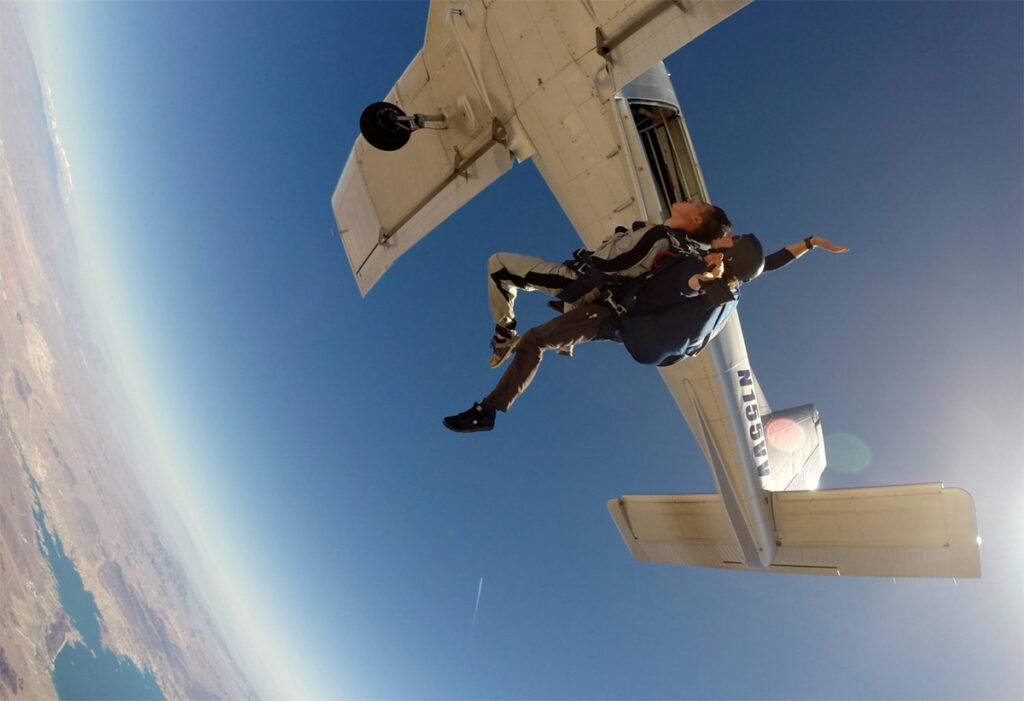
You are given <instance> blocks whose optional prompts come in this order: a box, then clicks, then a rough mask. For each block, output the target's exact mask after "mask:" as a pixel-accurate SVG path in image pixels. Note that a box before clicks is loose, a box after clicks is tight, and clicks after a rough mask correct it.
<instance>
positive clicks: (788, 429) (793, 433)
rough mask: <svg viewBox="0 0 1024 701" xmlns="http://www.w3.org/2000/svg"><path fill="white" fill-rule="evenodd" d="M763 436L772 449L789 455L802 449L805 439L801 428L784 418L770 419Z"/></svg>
mask: <svg viewBox="0 0 1024 701" xmlns="http://www.w3.org/2000/svg"><path fill="white" fill-rule="evenodd" d="M764 434H765V436H767V437H768V443H769V444H770V445H771V446H772V447H773V448H775V449H776V450H784V451H786V452H790V453H791V452H793V451H795V450H799V449H800V448H802V447H803V445H804V440H805V439H806V435H805V434H804V429H803V427H802V426H801V425H800V424H798V423H797V422H796V421H793V420H792V419H787V418H784V417H779V418H777V419H772V420H771V421H770V422H769V423H768V425H767V426H765V427H764Z"/></svg>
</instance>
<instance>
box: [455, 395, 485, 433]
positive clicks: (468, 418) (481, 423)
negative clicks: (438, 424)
mask: <svg viewBox="0 0 1024 701" xmlns="http://www.w3.org/2000/svg"><path fill="white" fill-rule="evenodd" d="M494 414H495V411H494V409H493V408H492V407H489V406H484V405H483V404H480V403H479V402H475V403H474V404H473V406H472V407H470V408H469V409H467V410H466V411H464V412H462V413H461V414H456V415H455V416H446V417H444V425H445V427H446V428H450V429H451V430H453V431H455V432H456V433H476V432H477V431H490V430H491V429H492V428H494Z"/></svg>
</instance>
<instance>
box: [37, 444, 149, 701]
mask: <svg viewBox="0 0 1024 701" xmlns="http://www.w3.org/2000/svg"><path fill="white" fill-rule="evenodd" d="M21 467H22V469H24V470H25V474H27V475H28V479H29V484H31V485H32V492H33V494H34V497H35V507H34V508H33V511H32V514H33V516H34V517H35V519H36V525H38V526H39V532H38V534H37V535H36V542H37V544H38V546H39V552H41V553H42V554H43V557H45V558H46V561H47V562H48V563H49V565H50V571H51V572H53V576H54V578H55V579H56V580H57V596H58V598H59V599H60V603H61V606H63V607H64V612H65V613H67V615H68V618H70V619H71V623H72V624H73V625H74V626H75V628H77V629H78V632H79V633H81V635H82V640H83V643H84V644H76V645H65V646H64V649H62V650H61V651H60V653H59V654H58V655H57V659H56V660H55V661H54V665H53V672H52V673H51V674H50V678H51V679H52V680H53V685H54V687H55V688H56V689H57V697H58V698H59V699H62V701H63V700H64V699H163V698H164V695H163V694H162V693H161V691H160V687H159V686H158V685H157V683H156V678H155V677H154V676H153V673H152V672H150V671H149V670H145V671H142V670H140V669H139V668H138V667H136V666H135V663H134V662H132V660H131V659H129V658H127V657H118V656H117V655H115V654H114V653H112V652H111V651H110V650H107V649H106V648H104V647H103V646H102V645H101V643H100V611H99V608H97V606H96V599H95V598H94V597H93V595H92V592H90V591H88V590H87V589H86V588H85V585H84V584H83V583H82V577H81V576H80V575H79V574H78V570H77V569H76V568H75V563H74V561H73V560H72V559H71V558H69V557H68V556H67V555H66V554H65V552H64V545H63V543H61V540H60V537H59V536H57V535H56V534H55V533H53V534H51V533H50V531H49V529H48V528H47V527H46V522H45V519H44V518H43V507H42V505H41V504H40V502H39V484H38V483H37V482H36V481H35V479H33V477H32V474H31V473H30V472H29V471H28V466H27V465H25V457H24V456H22V458H21Z"/></svg>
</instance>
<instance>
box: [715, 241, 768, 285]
mask: <svg viewBox="0 0 1024 701" xmlns="http://www.w3.org/2000/svg"><path fill="white" fill-rule="evenodd" d="M720 252H721V253H723V254H725V260H724V261H723V262H724V263H725V274H724V275H723V276H722V277H723V278H725V279H729V278H733V277H735V278H736V279H737V280H739V281H740V282H750V281H751V280H753V279H754V278H756V277H757V276H758V275H760V274H761V271H763V270H764V248H762V247H761V242H760V241H758V240H757V237H756V236H754V235H753V234H745V235H743V236H737V237H736V238H735V239H733V244H732V247H731V248H724V249H720Z"/></svg>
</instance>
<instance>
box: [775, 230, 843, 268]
mask: <svg viewBox="0 0 1024 701" xmlns="http://www.w3.org/2000/svg"><path fill="white" fill-rule="evenodd" d="M812 248H823V249H825V250H826V251H829V252H830V253H846V252H847V251H849V250H850V249H849V248H847V247H846V246H837V245H836V244H834V243H832V242H831V241H829V240H828V239H827V238H825V237H824V236H808V237H807V238H806V239H804V240H803V241H800V242H799V243H794V244H791V245H789V246H786V247H785V248H782V249H779V250H778V251H776V252H775V253H772V254H771V255H770V256H766V257H765V261H764V269H765V271H766V272H767V271H769V270H778V269H779V268H781V267H782V266H784V265H786V264H787V263H790V262H792V261H794V260H796V259H797V258H799V257H800V256H802V255H803V254H805V253H807V251H809V250H811V249H812Z"/></svg>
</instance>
